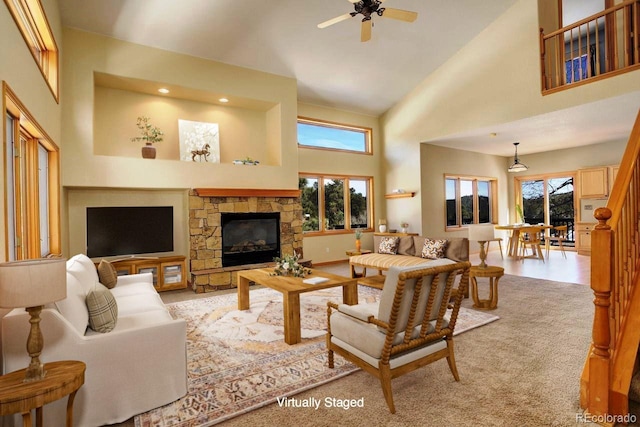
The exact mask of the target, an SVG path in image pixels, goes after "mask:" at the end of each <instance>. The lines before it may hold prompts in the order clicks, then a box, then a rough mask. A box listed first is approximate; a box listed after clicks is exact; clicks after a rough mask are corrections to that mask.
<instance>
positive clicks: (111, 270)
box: [98, 259, 118, 289]
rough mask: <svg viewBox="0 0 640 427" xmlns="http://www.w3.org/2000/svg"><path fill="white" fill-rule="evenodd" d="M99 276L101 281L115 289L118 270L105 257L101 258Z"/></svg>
mask: <svg viewBox="0 0 640 427" xmlns="http://www.w3.org/2000/svg"><path fill="white" fill-rule="evenodd" d="M98 277H99V278H100V283H102V284H103V285H105V286H106V287H107V288H109V289H113V287H114V286H115V285H116V283H118V272H117V271H116V268H115V267H114V266H113V264H111V263H110V262H109V261H107V260H105V259H103V260H101V261H100V264H98Z"/></svg>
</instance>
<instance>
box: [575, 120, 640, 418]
mask: <svg viewBox="0 0 640 427" xmlns="http://www.w3.org/2000/svg"><path fill="white" fill-rule="evenodd" d="M639 203H640V111H639V112H638V116H637V118H636V122H635V125H634V127H633V130H632V131H631V135H630V137H629V142H628V144H627V147H626V149H625V152H624V156H623V158H622V161H621V163H620V168H619V170H618V174H617V177H616V181H615V183H614V185H613V189H612V191H611V195H610V197H609V201H608V203H607V207H606V208H599V209H597V210H596V212H595V218H596V219H597V221H598V224H597V225H596V227H595V228H594V230H593V232H592V233H591V254H592V255H591V289H592V290H593V294H594V300H593V304H594V319H593V330H592V341H591V346H590V348H589V354H588V356H587V360H586V362H585V367H584V370H583V373H582V377H581V381H580V405H581V406H582V408H583V409H585V410H586V411H587V412H588V413H590V414H592V415H598V416H602V415H615V416H624V415H626V414H628V410H629V399H628V396H629V386H630V384H631V377H632V376H633V368H634V366H635V360H636V355H637V352H638V346H639V345H640V286H637V283H638V281H639V279H640V277H639V274H640V231H639V230H640V208H639Z"/></svg>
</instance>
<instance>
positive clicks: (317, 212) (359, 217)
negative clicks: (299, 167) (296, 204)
mask: <svg viewBox="0 0 640 427" xmlns="http://www.w3.org/2000/svg"><path fill="white" fill-rule="evenodd" d="M372 181H373V178H371V177H348V176H325V175H315V174H314V175H300V179H299V188H300V197H301V199H302V210H303V215H304V222H303V225H302V229H303V231H304V232H305V233H339V232H342V231H345V230H354V229H356V228H362V229H372V225H371V224H372V218H373V212H372V208H371V197H370V195H371V188H372Z"/></svg>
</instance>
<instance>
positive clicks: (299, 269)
mask: <svg viewBox="0 0 640 427" xmlns="http://www.w3.org/2000/svg"><path fill="white" fill-rule="evenodd" d="M298 259H299V258H298V256H297V255H285V256H283V257H282V258H278V257H276V258H274V259H273V261H274V262H275V263H276V266H275V267H274V268H273V274H272V275H273V276H293V277H305V276H306V275H307V274H311V269H309V268H306V267H303V266H302V265H300V264H299V263H298Z"/></svg>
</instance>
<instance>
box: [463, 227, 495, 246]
mask: <svg viewBox="0 0 640 427" xmlns="http://www.w3.org/2000/svg"><path fill="white" fill-rule="evenodd" d="M494 237H495V232H494V226H493V224H469V240H471V241H473V242H486V241H488V240H493V238H494Z"/></svg>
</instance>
